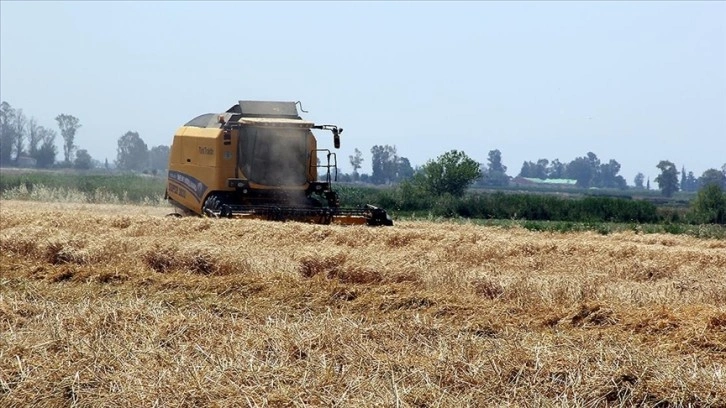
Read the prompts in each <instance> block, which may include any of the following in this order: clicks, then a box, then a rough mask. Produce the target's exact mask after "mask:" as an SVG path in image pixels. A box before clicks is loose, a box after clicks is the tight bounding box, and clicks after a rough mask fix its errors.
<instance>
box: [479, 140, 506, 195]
mask: <svg viewBox="0 0 726 408" xmlns="http://www.w3.org/2000/svg"><path fill="white" fill-rule="evenodd" d="M481 184H482V185H485V186H506V185H507V184H509V176H507V166H505V165H503V164H502V152H500V151H499V149H494V150H490V151H489V155H488V157H487V166H486V168H485V169H483V170H482V183H481Z"/></svg>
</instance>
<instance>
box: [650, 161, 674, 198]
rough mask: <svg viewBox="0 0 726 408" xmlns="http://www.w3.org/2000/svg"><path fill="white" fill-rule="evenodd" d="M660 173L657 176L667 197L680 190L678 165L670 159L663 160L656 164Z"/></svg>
mask: <svg viewBox="0 0 726 408" xmlns="http://www.w3.org/2000/svg"><path fill="white" fill-rule="evenodd" d="M656 167H657V168H658V169H660V172H661V173H660V174H659V175H658V177H656V178H655V182H656V183H658V187H659V188H660V191H661V193H662V194H663V195H664V196H666V197H671V196H673V193H675V192H676V191H678V170H677V169H676V165H675V164H673V163H672V162H670V161H668V160H661V161H660V163H658V165H657V166H656Z"/></svg>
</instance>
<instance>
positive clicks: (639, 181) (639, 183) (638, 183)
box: [633, 173, 645, 190]
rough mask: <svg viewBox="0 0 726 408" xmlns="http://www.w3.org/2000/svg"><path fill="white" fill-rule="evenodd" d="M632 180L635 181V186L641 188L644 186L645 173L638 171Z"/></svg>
mask: <svg viewBox="0 0 726 408" xmlns="http://www.w3.org/2000/svg"><path fill="white" fill-rule="evenodd" d="M633 181H634V182H635V188H637V189H640V190H642V189H643V188H644V186H643V181H645V175H644V174H643V173H638V174H636V175H635V179H634V180H633Z"/></svg>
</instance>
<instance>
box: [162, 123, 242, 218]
mask: <svg viewBox="0 0 726 408" xmlns="http://www.w3.org/2000/svg"><path fill="white" fill-rule="evenodd" d="M233 139H234V140H233ZM236 147H237V141H236V134H235V135H232V134H231V133H227V134H226V135H225V132H224V131H223V130H222V129H216V128H198V127H192V126H183V127H181V128H179V130H178V131H177V132H176V134H175V135H174V141H173V142H172V146H171V149H170V150H171V152H170V157H169V178H168V183H167V194H168V196H169V198H171V199H172V200H174V201H176V202H177V203H178V204H179V205H181V206H183V207H185V208H186V209H189V210H191V211H194V212H195V213H197V214H201V212H202V204H203V203H204V199H205V198H206V197H207V195H208V194H209V193H210V192H212V191H231V190H233V188H230V187H227V179H229V178H232V177H234V175H235V168H236V166H237V149H236Z"/></svg>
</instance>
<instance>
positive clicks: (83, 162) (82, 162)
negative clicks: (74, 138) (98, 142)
mask: <svg viewBox="0 0 726 408" xmlns="http://www.w3.org/2000/svg"><path fill="white" fill-rule="evenodd" d="M92 164H93V158H92V157H91V155H90V154H88V150H86V149H81V150H79V151H77V152H76V160H74V161H73V167H75V168H77V169H80V170H88V169H90V168H91V167H92Z"/></svg>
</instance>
